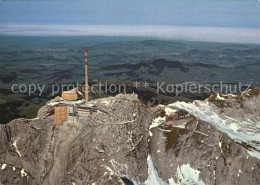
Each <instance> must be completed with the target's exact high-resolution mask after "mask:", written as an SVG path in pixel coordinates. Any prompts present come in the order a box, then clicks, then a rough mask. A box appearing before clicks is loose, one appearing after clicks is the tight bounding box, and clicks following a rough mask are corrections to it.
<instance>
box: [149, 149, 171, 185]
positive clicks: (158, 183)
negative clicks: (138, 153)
mask: <svg viewBox="0 0 260 185" xmlns="http://www.w3.org/2000/svg"><path fill="white" fill-rule="evenodd" d="M147 164H148V178H147V180H146V181H145V182H144V185H151V184H152V185H167V183H166V182H164V181H163V180H162V179H161V178H160V177H159V175H158V172H157V171H156V169H155V168H154V165H153V161H152V157H151V155H150V154H148V157H147Z"/></svg>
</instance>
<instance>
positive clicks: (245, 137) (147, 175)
mask: <svg viewBox="0 0 260 185" xmlns="http://www.w3.org/2000/svg"><path fill="white" fill-rule="evenodd" d="M57 99H59V97H57ZM53 101H54V100H51V101H50V102H48V103H47V104H46V106H44V107H42V108H41V109H40V110H39V112H38V117H37V118H35V119H31V120H28V119H16V120H13V121H11V122H10V123H8V124H6V125H0V146H1V148H0V183H1V184H65V185H67V184H70V185H71V184H96V185H100V184H101V185H102V184H131V183H132V184H149V185H150V184H170V185H172V184H174V185H176V184H202V185H203V184H209V185H211V184H212V185H213V184H236V185H237V184H241V185H242V184H248V185H251V184H252V185H255V184H259V183H260V178H259V177H260V161H259V143H260V142H259V138H260V135H259V134H260V133H259V127H260V122H259V119H260V116H259V115H260V112H259V110H260V109H259V108H260V107H259V105H260V102H259V101H260V97H259V88H256V89H252V90H249V91H247V92H244V93H242V95H241V96H234V95H222V94H216V95H212V96H211V97H209V98H208V99H207V100H205V101H194V102H193V103H184V102H176V103H173V104H170V105H168V106H163V105H159V106H156V107H147V106H145V105H143V104H142V103H141V102H140V101H139V100H138V97H137V95H135V94H127V95H123V94H120V95H117V96H115V97H108V98H101V99H97V100H93V101H90V102H89V103H88V104H89V105H91V106H95V107H97V108H99V110H97V111H93V112H91V113H90V114H88V115H87V116H86V117H84V118H80V119H79V120H78V121H74V122H73V121H68V122H67V123H65V124H64V125H62V126H55V125H54V115H53V113H54V112H53V104H52V103H53ZM176 109H184V110H186V111H187V112H188V113H189V115H188V116H186V117H185V118H182V119H179V120H172V121H170V122H166V121H165V117H166V116H168V115H170V114H171V113H172V112H174V111H175V110H176ZM100 110H102V111H100Z"/></svg>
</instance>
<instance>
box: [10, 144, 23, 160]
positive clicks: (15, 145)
mask: <svg viewBox="0 0 260 185" xmlns="http://www.w3.org/2000/svg"><path fill="white" fill-rule="evenodd" d="M17 141H18V140H15V141H14V142H13V144H12V146H14V147H15V150H16V153H18V155H19V156H20V157H21V156H22V155H21V153H20V152H19V151H18V149H17Z"/></svg>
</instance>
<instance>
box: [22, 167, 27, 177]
mask: <svg viewBox="0 0 260 185" xmlns="http://www.w3.org/2000/svg"><path fill="white" fill-rule="evenodd" d="M26 176H27V173H26V172H25V171H24V169H22V170H21V177H26Z"/></svg>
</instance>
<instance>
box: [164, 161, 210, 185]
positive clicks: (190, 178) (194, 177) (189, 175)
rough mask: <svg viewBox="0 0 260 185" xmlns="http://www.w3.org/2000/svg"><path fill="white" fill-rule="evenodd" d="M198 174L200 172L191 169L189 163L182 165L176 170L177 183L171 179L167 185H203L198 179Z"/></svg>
mask: <svg viewBox="0 0 260 185" xmlns="http://www.w3.org/2000/svg"><path fill="white" fill-rule="evenodd" d="M199 174H200V171H199V170H195V169H193V168H191V167H190V164H189V163H188V164H183V165H181V167H179V166H178V168H177V172H176V177H177V182H175V181H174V180H173V179H169V183H170V185H184V184H185V185H193V184H196V185H205V183H204V182H203V181H202V180H200V179H199Z"/></svg>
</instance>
